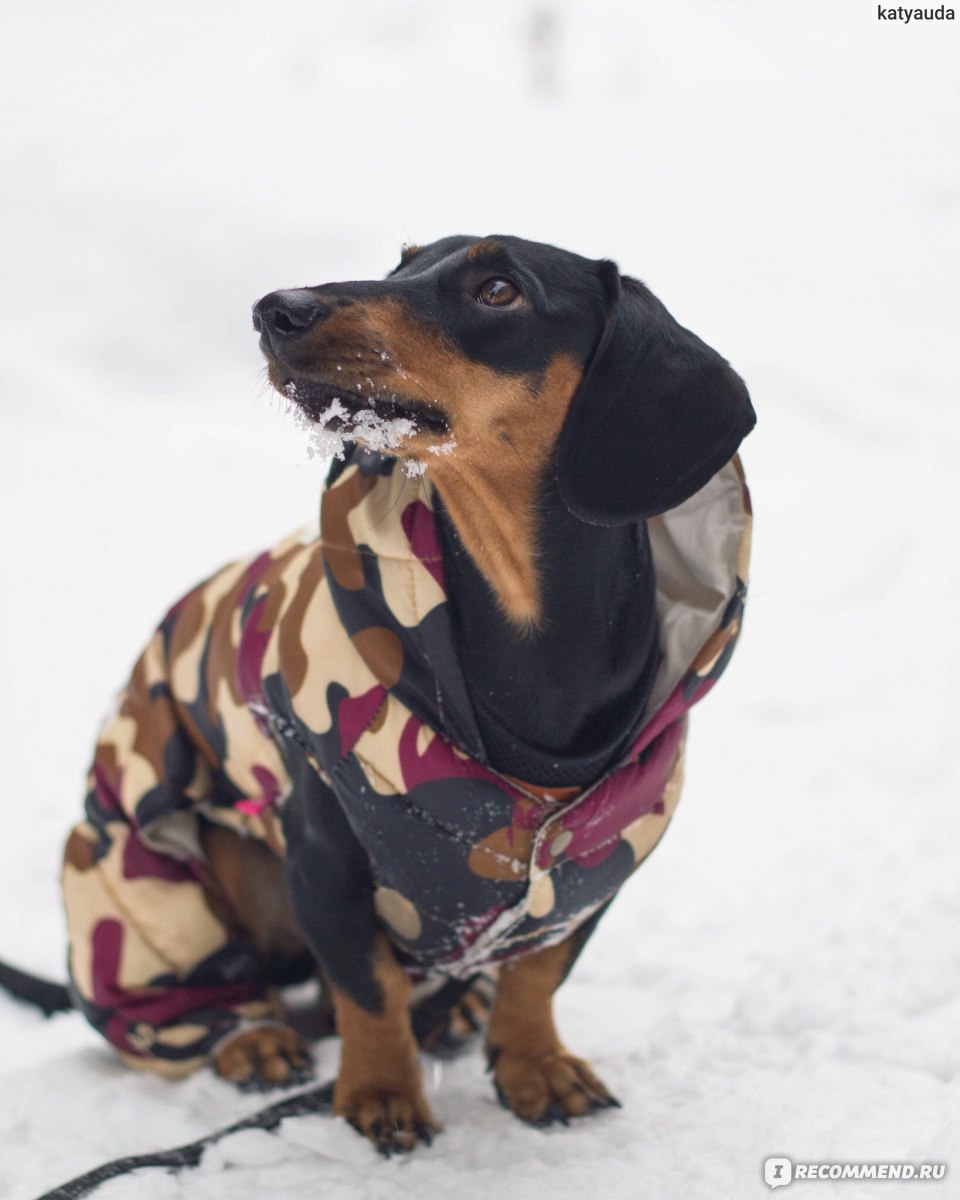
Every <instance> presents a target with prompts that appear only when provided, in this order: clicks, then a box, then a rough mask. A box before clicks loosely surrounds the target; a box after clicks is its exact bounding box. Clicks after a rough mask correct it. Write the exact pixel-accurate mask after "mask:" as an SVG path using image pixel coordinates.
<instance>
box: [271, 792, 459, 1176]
mask: <svg viewBox="0 0 960 1200" xmlns="http://www.w3.org/2000/svg"><path fill="white" fill-rule="evenodd" d="M284 830H285V833H286V838H287V879H288V885H289V889H290V898H291V901H292V904H293V911H294V913H295V915H296V918H297V922H298V924H299V925H300V928H301V930H302V932H303V935H304V937H305V938H306V940H307V942H308V943H309V945H310V948H311V950H312V951H313V953H314V954H315V955H316V957H317V959H318V961H319V962H320V965H321V966H322V968H323V971H324V974H325V975H326V977H327V979H328V980H329V983H330V987H331V991H332V993H333V1001H334V1007H335V1010H336V1019H337V1031H338V1032H339V1034H340V1037H341V1039H342V1044H341V1052H340V1073H339V1075H338V1077H337V1082H336V1086H335V1088H334V1096H333V1101H334V1112H336V1113H337V1114H338V1115H339V1116H342V1117H346V1119H347V1120H348V1121H349V1122H350V1124H351V1125H353V1126H354V1128H355V1129H357V1130H359V1131H360V1132H361V1133H362V1134H364V1135H365V1136H366V1137H368V1138H369V1139H370V1140H371V1141H372V1142H373V1143H374V1145H375V1146H376V1147H377V1149H378V1150H379V1151H380V1152H381V1153H382V1154H393V1153H396V1152H398V1151H404V1150H412V1149H413V1147H414V1146H415V1145H416V1144H417V1141H418V1140H419V1141H425V1142H429V1141H430V1140H431V1136H432V1134H433V1133H434V1132H435V1131H436V1130H438V1129H439V1126H438V1125H437V1124H436V1122H435V1121H434V1119H433V1115H432V1113H431V1112H430V1107H429V1105H428V1104H427V1101H426V1098H425V1097H424V1094H423V1083H422V1080H421V1076H420V1066H419V1061H418V1053H417V1044H416V1041H415V1039H414V1036H413V1031H412V1028H411V1024H410V1008H409V1002H410V981H409V980H408V978H407V975H406V972H405V971H404V970H403V968H402V967H401V966H400V964H399V963H398V962H397V960H396V958H395V956H394V953H393V950H392V949H391V947H390V944H389V942H388V941H387V939H386V937H385V936H384V934H383V931H382V929H381V927H380V924H379V921H378V919H377V915H376V913H375V911H374V907H373V889H374V881H373V876H372V872H371V869H370V862H369V859H368V857H367V854H366V851H365V850H364V849H363V847H362V846H361V845H360V843H359V842H358V841H357V838H356V836H355V835H354V833H353V831H352V829H351V828H350V825H349V822H348V821H347V818H346V815H345V814H344V812H343V809H342V808H341V806H340V802H339V801H338V800H337V798H336V796H335V795H334V793H333V791H332V790H331V789H330V788H329V787H328V786H327V785H326V784H325V783H324V782H323V780H321V779H320V777H319V776H318V775H317V774H316V773H315V772H313V771H312V770H311V769H309V768H307V769H305V770H304V771H298V772H297V773H296V776H295V781H294V792H293V795H291V797H290V799H289V800H288V801H287V803H286V805H285V806H284Z"/></svg>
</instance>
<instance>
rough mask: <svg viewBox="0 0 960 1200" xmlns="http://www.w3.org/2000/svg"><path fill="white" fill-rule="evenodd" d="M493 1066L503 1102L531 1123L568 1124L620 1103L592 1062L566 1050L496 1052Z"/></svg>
mask: <svg viewBox="0 0 960 1200" xmlns="http://www.w3.org/2000/svg"><path fill="white" fill-rule="evenodd" d="M491 1068H492V1070H493V1080H494V1087H495V1088H496V1090H497V1096H498V1098H499V1100H500V1103H501V1104H502V1105H503V1106H504V1108H509V1109H510V1111H511V1112H513V1113H515V1114H516V1115H517V1116H518V1117H519V1118H520V1120H521V1121H527V1122H529V1123H530V1124H531V1125H552V1124H553V1122H554V1121H560V1122H561V1123H562V1124H564V1125H565V1124H566V1123H567V1122H568V1121H569V1119H570V1118H571V1117H582V1116H584V1115H585V1114H586V1113H590V1112H594V1111H595V1110H596V1109H598V1108H619V1107H620V1101H619V1100H617V1099H616V1097H615V1096H612V1095H611V1094H610V1092H609V1091H607V1089H606V1087H604V1085H603V1084H602V1083H601V1082H600V1080H599V1079H598V1078H597V1077H596V1075H594V1073H593V1071H592V1070H591V1069H590V1066H589V1064H587V1063H585V1062H584V1061H583V1059H582V1058H574V1056H573V1055H572V1054H568V1053H567V1052H566V1051H565V1050H561V1051H557V1052H556V1053H552V1054H545V1055H542V1056H541V1057H539V1058H535V1057H530V1058H526V1057H524V1056H523V1055H521V1054H509V1053H506V1052H501V1053H499V1054H497V1053H495V1054H494V1055H493V1056H492V1062H491Z"/></svg>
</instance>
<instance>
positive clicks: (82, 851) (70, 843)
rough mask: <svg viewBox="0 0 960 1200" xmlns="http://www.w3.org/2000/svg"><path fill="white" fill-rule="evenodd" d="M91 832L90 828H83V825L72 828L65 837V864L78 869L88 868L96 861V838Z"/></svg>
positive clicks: (86, 869) (84, 869) (87, 869)
mask: <svg viewBox="0 0 960 1200" xmlns="http://www.w3.org/2000/svg"><path fill="white" fill-rule="evenodd" d="M92 834H93V831H92V830H87V829H84V827H83V826H78V827H77V828H76V829H74V831H73V832H72V833H71V834H70V837H69V838H68V839H67V845H66V849H65V850H64V852H63V861H64V865H65V866H70V867H75V868H76V869H77V870H78V871H89V870H90V868H91V867H92V866H93V865H94V863H95V862H96V858H95V856H94V848H95V846H96V840H95V838H93V836H92Z"/></svg>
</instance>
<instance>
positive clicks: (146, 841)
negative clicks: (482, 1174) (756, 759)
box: [64, 451, 750, 1074]
mask: <svg viewBox="0 0 960 1200" xmlns="http://www.w3.org/2000/svg"><path fill="white" fill-rule="evenodd" d="M395 466H396V464H395V463H394V461H393V460H392V459H384V458H380V457H378V456H376V455H372V454H369V453H367V452H358V451H354V453H353V456H352V459H351V460H349V461H348V463H347V465H346V467H345V469H342V470H341V471H340V473H339V474H338V475H337V476H336V477H335V479H334V481H333V482H332V484H331V485H330V486H328V488H327V490H326V492H325V494H324V499H323V504H322V513H321V533H320V536H319V537H317V536H313V537H309V536H302V537H293V538H290V539H288V540H287V541H285V542H282V543H281V544H280V545H279V546H277V547H276V548H275V549H273V550H271V551H269V552H267V553H264V554H261V555H260V556H259V557H258V558H255V559H253V560H252V561H247V562H242V563H236V564H233V565H230V566H228V567H226V568H224V569H223V570H221V571H219V572H218V573H217V574H216V575H214V576H212V577H211V578H210V579H209V580H207V581H206V582H205V583H203V584H201V585H200V586H199V587H197V588H196V589H194V590H193V591H192V592H190V593H189V594H188V595H187V596H185V597H184V598H183V599H182V600H181V601H180V602H179V603H178V604H176V605H175V606H174V608H173V609H171V611H170V612H169V613H168V614H167V616H166V617H165V619H164V620H163V622H162V623H161V625H160V627H159V629H158V630H157V632H156V634H155V635H154V637H153V640H152V641H151V642H150V644H149V646H148V647H147V649H146V650H145V652H144V653H143V655H142V656H141V658H140V659H139V660H138V662H137V664H136V666H135V667H134V670H133V674H132V676H131V679H130V681H129V683H128V685H127V687H126V689H125V690H124V691H123V693H122V694H121V696H120V698H119V702H118V706H117V709H116V713H115V715H114V716H113V717H112V718H111V719H110V720H109V721H108V723H107V725H106V727H105V728H104V730H103V732H102V734H101V736H100V740H99V743H98V746H97V750H96V755H95V760H94V763H93V767H92V769H91V772H90V777H89V790H88V794H87V798H86V820H85V821H83V822H82V823H81V824H80V825H78V826H77V827H76V829H75V830H74V831H73V833H72V835H71V838H70V841H69V843H68V847H67V853H66V862H65V867H64V894H65V900H66V907H67V917H68V926H69V934H70V975H71V980H72V987H73V993H74V997H75V999H76V1002H77V1004H78V1006H79V1007H81V1008H82V1010H83V1011H84V1013H85V1014H86V1016H87V1017H88V1018H89V1020H90V1021H91V1022H92V1023H93V1024H94V1026H95V1027H96V1028H97V1029H99V1030H100V1031H101V1032H102V1033H103V1034H104V1035H105V1036H106V1037H107V1039H108V1040H109V1041H110V1042H111V1043H112V1044H113V1045H114V1046H115V1047H116V1048H117V1049H118V1050H119V1051H120V1053H121V1054H122V1055H123V1056H124V1058H126V1059H127V1060H128V1061H130V1062H132V1063H134V1064H135V1065H140V1066H149V1067H152V1068H154V1069H157V1070H161V1071H164V1072H166V1073H170V1074H180V1073H184V1072H186V1071H188V1070H191V1069H193V1068H194V1067H196V1066H198V1065H200V1063H202V1062H203V1061H204V1060H205V1059H206V1057H207V1056H208V1055H209V1054H210V1052H211V1050H212V1049H213V1048H214V1047H215V1046H216V1045H217V1043H218V1042H219V1041H221V1040H222V1039H223V1038H224V1037H225V1036H226V1035H228V1034H230V1033H231V1032H232V1031H233V1030H234V1029H236V1027H237V1025H238V1024H239V1023H240V1022H241V1021H245V1020H256V1019H264V1018H268V1017H270V1016H278V1015H279V1011H278V1009H277V1007H276V1002H275V997H274V990H273V988H272V985H273V984H276V983H279V982H283V981H284V973H283V971H282V970H277V969H276V964H273V966H272V967H271V968H269V969H268V968H267V967H266V966H265V964H264V963H263V961H262V960H260V959H258V957H257V955H256V953H255V951H254V949H253V948H252V946H251V945H250V943H249V941H248V940H246V939H245V938H244V936H243V932H242V931H241V930H237V928H236V927H235V925H231V922H230V920H229V916H228V915H227V914H224V913H223V912H222V911H219V910H218V908H217V905H215V904H214V903H212V901H211V897H210V889H209V887H208V886H207V884H208V883H209V872H208V870H207V867H206V864H205V860H204V854H203V851H202V849H201V844H200V837H199V828H200V822H202V821H210V822H214V823H216V824H219V825H223V826H227V827H228V828H230V829H233V830H235V831H236V832H237V833H239V834H242V835H246V836H250V837H254V838H257V839H259V840H260V841H262V842H263V843H265V844H266V845H267V846H268V847H270V849H271V850H273V851H274V852H275V853H276V854H277V855H282V854H283V852H284V846H283V835H282V831H281V825H280V819H279V812H280V809H281V807H282V805H283V802H284V798H285V796H286V795H287V794H288V792H289V789H290V782H289V781H290V776H291V775H292V774H294V773H295V772H294V771H293V769H292V766H291V764H292V763H293V762H294V761H295V760H296V761H297V762H298V764H299V765H302V763H303V761H304V759H306V760H307V761H308V762H309V764H310V765H311V768H312V769H314V770H316V771H317V772H319V773H320V774H321V776H322V777H323V778H324V780H325V781H326V782H327V783H328V784H329V785H330V787H331V788H332V790H333V793H334V794H335V796H336V801H335V802H338V803H339V804H341V805H342V806H343V809H344V812H345V814H346V816H347V818H348V820H349V822H350V825H351V827H352V829H353V831H354V833H355V834H356V836H357V838H358V839H359V841H360V842H361V843H362V845H363V846H364V848H365V849H366V851H367V853H368V855H369V858H370V862H371V866H372V869H373V874H374V878H375V881H376V891H375V895H374V899H375V905H376V909H377V912H378V914H379V916H380V918H381V920H382V922H383V926H384V928H385V930H386V932H387V934H388V936H389V937H390V939H391V940H392V942H393V943H394V944H395V946H396V947H397V948H398V949H399V950H400V951H401V952H402V955H401V959H402V961H403V962H404V964H405V965H406V966H407V969H408V970H409V971H410V972H411V973H412V974H413V975H414V976H416V977H419V978H423V977H426V976H431V975H438V974H439V975H456V976H463V975H466V974H470V973H473V972H474V971H476V970H477V969H478V968H480V967H483V966H484V965H487V964H491V963H497V962H501V961H504V960H506V959H509V958H511V957H515V956H518V955H522V954H524V953H527V952H529V951H532V950H535V949H537V948H540V947H543V946H546V945H549V944H553V943H555V942H558V941H561V940H563V939H564V938H566V937H568V936H569V935H570V934H571V933H572V931H573V930H574V929H575V928H576V927H577V926H579V925H581V924H582V923H583V922H584V921H586V920H587V919H588V918H589V917H590V916H591V915H592V914H593V913H595V912H596V911H597V910H598V909H599V908H600V907H601V906H602V905H603V904H605V903H606V902H607V901H608V900H609V899H610V897H611V896H613V894H614V893H615V892H616V891H617V889H618V888H619V887H620V886H621V884H622V883H623V882H624V880H625V879H626V878H627V876H628V875H629V874H630V873H631V872H632V871H633V870H634V869H635V867H636V866H637V865H638V863H640V862H641V861H642V860H643V858H644V857H645V856H646V855H647V854H648V853H649V852H650V851H651V849H652V848H653V847H654V846H655V845H656V843H657V842H658V840H659V839H660V836H661V834H662V833H663V831H664V829H665V828H666V825H667V823H668V822H669V820H670V817H671V815H672V813H673V810H674V808H675V806H676V803H677V800H678V798H679V794H680V787H681V781H682V766H683V741H684V733H685V729H686V713H687V711H688V710H689V709H690V708H691V707H692V706H693V705H694V704H695V703H696V702H697V701H698V700H700V699H701V698H702V697H703V696H704V695H706V693H707V692H708V691H709V690H710V688H711V687H712V686H713V684H714V682H715V681H716V679H717V678H718V676H719V675H720V673H721V672H722V671H723V669H724V667H725V666H726V664H727V661H728V660H729V658H730V655H731V653H732V650H733V647H734V644H735V641H736V638H737V634H738V632H739V629H740V623H741V614H742V610H743V603H744V598H745V594H746V580H747V562H748V556H749V541H750V537H749V534H750V506H749V497H748V493H747V489H746V485H745V483H744V480H743V475H742V472H741V469H740V465H739V461H738V460H737V459H734V460H733V461H732V462H731V463H729V464H728V465H727V466H726V467H724V468H723V470H721V471H720V472H719V473H718V474H717V475H716V476H715V477H714V478H713V479H712V480H711V481H710V483H709V484H707V486H706V487H704V488H703V489H702V490H701V491H700V492H698V493H697V494H696V495H695V496H693V497H691V498H690V499H689V500H687V501H686V502H685V503H684V504H682V505H680V506H679V507H678V508H676V509H674V510H672V511H670V512H668V513H666V514H664V515H663V516H660V517H657V518H654V519H652V520H651V521H649V522H648V525H649V531H650V538H651V547H652V552H653V561H654V567H655V572H656V581H657V612H658V619H659V625H660V649H661V663H660V668H659V674H658V676H657V679H656V682H655V684H654V690H653V694H652V696H651V699H650V703H649V704H648V708H647V712H646V714H645V716H644V719H643V722H642V726H641V728H640V731H639V733H638V734H637V736H636V737H635V739H634V740H633V743H632V745H631V746H630V748H629V751H628V753H627V754H626V755H625V756H623V757H622V759H621V760H620V761H619V762H618V763H617V764H616V765H615V766H614V767H613V768H612V769H610V770H608V771H607V772H606V773H605V774H604V775H603V776H602V777H601V778H599V779H597V780H596V782H595V783H594V784H593V785H592V786H590V787H587V788H582V789H573V788H556V787H551V786H550V784H549V782H548V781H547V782H545V781H543V780H540V781H537V783H536V785H533V784H530V783H528V782H523V781H520V780H516V779H512V778H508V777H505V776H503V775H500V774H498V773H497V772H495V771H494V770H492V769H491V768H490V767H489V766H488V765H487V764H486V762H485V756H484V754H483V749H482V744H481V741H480V737H479V734H478V732H477V727H476V722H475V718H474V716H473V713H472V710H471V706H470V702H469V699H468V692H467V687H466V684H465V682H464V679H463V676H462V672H461V669H460V665H459V663H458V659H457V654H456V650H455V646H454V642H453V639H452V634H451V627H450V621H449V615H448V612H447V606H446V596H445V590H444V572H443V561H442V556H441V552H440V545H439V540H438V535H437V530H436V526H435V521H434V513H433V508H432V494H431V491H430V488H429V486H427V487H426V488H424V487H422V486H421V485H420V482H419V481H418V482H417V483H416V485H414V484H413V483H412V482H411V480H409V479H407V478H406V477H405V476H404V474H403V472H402V471H400V470H399V469H395Z"/></svg>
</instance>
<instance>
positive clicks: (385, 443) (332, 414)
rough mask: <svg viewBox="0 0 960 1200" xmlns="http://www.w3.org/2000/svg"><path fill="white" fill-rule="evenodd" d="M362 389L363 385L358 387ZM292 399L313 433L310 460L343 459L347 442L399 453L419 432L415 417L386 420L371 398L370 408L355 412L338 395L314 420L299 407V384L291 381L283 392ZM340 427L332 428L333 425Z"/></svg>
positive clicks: (300, 420)
mask: <svg viewBox="0 0 960 1200" xmlns="http://www.w3.org/2000/svg"><path fill="white" fill-rule="evenodd" d="M358 386H359V385H358ZM283 391H284V395H286V396H287V397H288V398H289V399H290V400H291V402H292V403H291V406H290V407H291V409H292V411H293V415H294V418H295V419H296V420H297V421H298V423H300V424H302V425H303V426H305V427H306V428H307V429H308V431H309V433H310V441H309V444H308V446H307V454H308V455H309V456H310V458H339V459H342V458H343V457H344V454H345V453H346V450H345V447H346V444H347V442H357V441H358V442H361V443H362V444H363V445H364V446H366V447H367V449H368V450H379V451H382V452H386V453H389V452H391V451H395V450H399V449H400V447H401V446H402V444H403V441H404V439H405V438H408V437H412V436H413V435H414V434H415V433H416V432H417V423H416V421H414V420H413V418H412V417H384V416H383V415H382V414H380V413H378V412H377V410H376V407H375V404H376V401H375V400H374V399H373V398H371V399H370V400H369V401H368V403H369V404H370V408H366V409H362V410H361V411H360V412H353V411H351V410H350V409H348V408H347V406H346V405H345V404H344V402H343V401H342V400H341V399H340V397H339V396H334V398H333V399H332V400H331V401H330V403H329V404H328V405H327V406H326V408H324V409H323V410H322V411H321V412H320V415H319V416H318V417H316V418H315V419H314V418H311V417H309V416H307V414H306V413H304V411H303V409H302V408H300V407H299V405H298V404H297V398H298V397H297V385H296V383H295V382H294V381H292V380H291V382H290V383H288V384H286V386H285V387H284V389H283ZM334 421H336V422H337V425H336V427H334V428H331V423H332V422H334Z"/></svg>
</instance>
